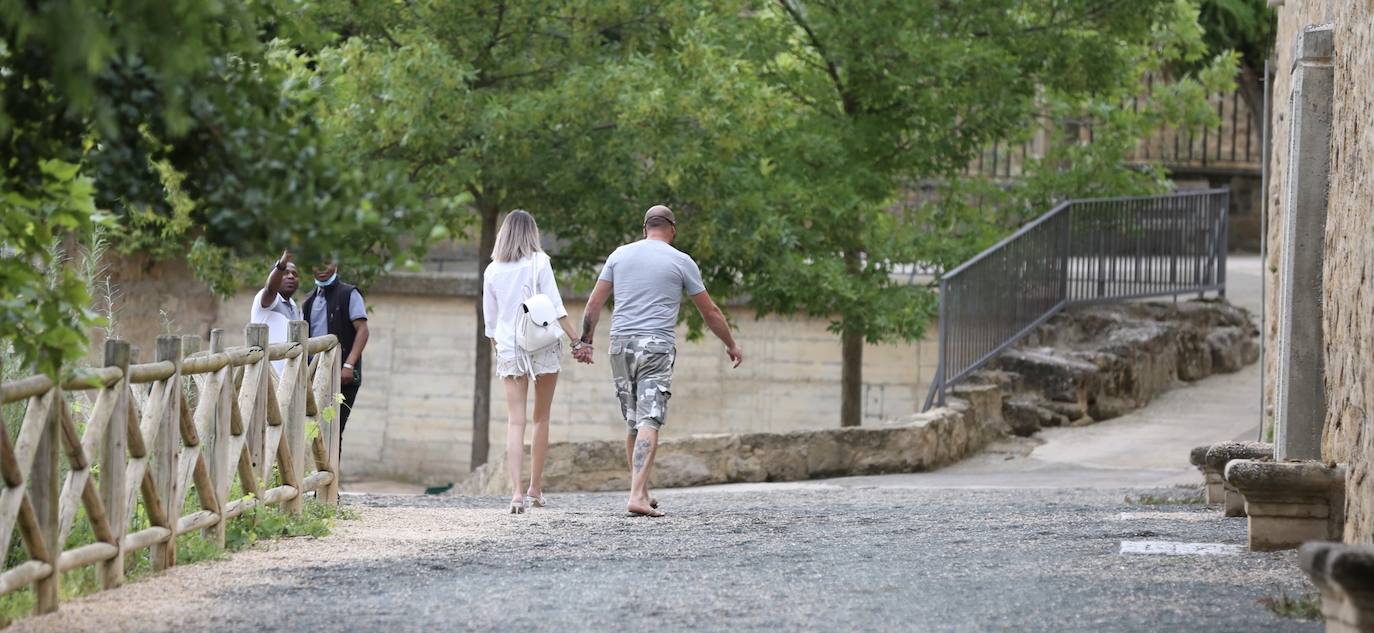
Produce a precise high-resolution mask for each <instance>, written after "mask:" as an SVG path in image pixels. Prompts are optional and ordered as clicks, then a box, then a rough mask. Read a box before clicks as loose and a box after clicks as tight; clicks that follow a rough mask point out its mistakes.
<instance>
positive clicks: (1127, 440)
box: [15, 261, 1321, 633]
mask: <svg viewBox="0 0 1374 633" xmlns="http://www.w3.org/2000/svg"><path fill="white" fill-rule="evenodd" d="M1239 264H1241V265H1244V262H1243V261H1242V262H1240V263H1239ZM1236 268H1237V266H1235V265H1233V267H1232V270H1233V272H1232V279H1233V282H1234V283H1237V284H1241V285H1243V284H1244V281H1243V280H1238V279H1237V277H1238V275H1237V273H1236ZM1254 272H1255V278H1256V279H1257V278H1258V277H1257V276H1258V268H1257V266H1256V267H1255V271H1254ZM1233 287H1234V286H1233ZM1238 298H1239V299H1240V300H1241V301H1242V302H1244V301H1245V300H1246V298H1247V297H1246V296H1242V297H1238ZM1257 381H1258V370H1257V369H1256V368H1251V369H1247V370H1246V371H1245V372H1242V373H1239V374H1235V375H1232V376H1218V377H1213V378H1210V379H1208V380H1206V381H1203V382H1201V383H1198V384H1196V385H1191V386H1188V387H1184V388H1180V389H1178V390H1175V391H1173V392H1170V393H1169V394H1166V395H1165V396H1164V397H1162V398H1160V399H1159V400H1157V401H1156V402H1155V403H1154V404H1152V405H1151V406H1150V407H1149V408H1148V409H1146V410H1145V411H1143V412H1137V413H1135V414H1132V415H1129V416H1125V417H1123V418H1121V419H1118V420H1113V421H1110V422H1106V423H1103V424H1099V425H1095V426H1091V427H1085V428H1079V429H1057V430H1051V432H1047V433H1042V434H1041V435H1040V436H1039V437H1038V438H1036V439H1034V440H1008V441H1005V442H1001V443H999V444H997V445H996V446H994V447H992V448H991V449H990V450H989V451H987V452H985V453H984V454H982V455H980V456H977V457H976V458H974V459H971V460H968V461H966V462H964V463H961V464H958V465H956V466H954V467H952V468H948V469H945V470H941V471H937V472H933V473H921V474H913V475H892V476H884V477H853V478H845V479H835V480H827V481H818V482H798V483H778V484H753V485H733V486H714V487H704V488H695V489H683V490H668V491H660V493H659V496H660V498H661V499H662V500H663V502H664V506H665V509H666V510H667V511H668V512H669V513H670V516H669V517H667V518H664V519H657V520H652V519H636V518H627V517H625V516H624V515H623V514H622V513H621V511H620V510H621V508H623V505H622V504H623V498H622V497H621V496H620V495H615V494H568V495H556V496H554V497H553V501H554V507H552V508H550V509H547V510H544V511H535V512H533V513H531V514H528V515H525V516H511V515H507V514H503V513H502V512H501V507H502V503H503V500H501V499H471V498H436V497H423V496H404V495H363V496H351V497H348V498H346V502H347V503H350V504H353V505H355V506H359V507H360V509H361V511H362V512H361V513H362V518H361V519H360V520H357V521H349V522H345V523H342V524H341V525H340V526H339V528H338V530H337V532H336V534H334V535H333V536H330V537H328V538H327V539H325V540H322V541H315V540H305V539H302V540H294V541H288V542H284V543H280V544H276V545H273V546H269V547H263V548H258V549H255V550H253V551H249V552H244V553H240V554H237V555H235V556H234V557H233V558H232V559H231V560H228V561H222V562H216V563H210V564H200V565H192V566H187V567H181V568H176V569H174V570H172V571H171V572H169V573H167V574H165V575H162V576H158V577H155V578H151V579H148V580H145V581H142V582H138V583H134V584H132V585H130V586H127V587H124V588H121V589H119V590H116V591H110V592H104V593H101V594H97V595H94V596H91V597H88V598H86V599H83V600H79V601H76V602H73V603H69V604H66V605H64V606H63V608H62V610H61V611H60V612H59V613H57V614H54V615H51V616H45V617H43V618H37V619H32V620H27V621H23V622H20V623H19V624H18V625H17V626H16V627H15V630H21V631H25V630H32V631H52V632H58V631H92V632H97V631H98V632H100V633H107V632H110V631H167V632H172V631H176V632H178V633H181V632H184V631H202V630H204V631H209V630H217V631H250V630H251V631H264V632H275V631H281V632H288V631H306V630H309V631H320V632H330V631H369V632H370V631H376V632H378V633H382V632H386V633H391V632H405V631H434V630H438V631H447V630H474V631H500V630H518V631H600V630H608V629H622V628H624V629H629V628H635V629H640V628H650V629H653V630H656V631H679V630H711V631H730V632H732V633H733V632H738V631H765V630H766V631H774V630H785V631H786V630H825V631H829V630H842V631H860V630H862V631H911V630H931V631H987V630H994V631H995V630H1016V631H1193V630H1200V629H1206V630H1215V631H1238V630H1243V631H1319V630H1320V628H1321V627H1320V625H1318V624H1316V623H1313V622H1295V621H1291V620H1284V619H1280V618H1278V617H1277V616H1274V615H1272V614H1270V613H1269V612H1268V611H1267V610H1265V609H1264V608H1263V607H1262V606H1260V605H1259V604H1258V602H1257V601H1258V600H1259V599H1261V598H1263V597H1266V596H1272V595H1277V594H1278V593H1279V592H1286V593H1288V594H1290V595H1291V594H1301V593H1306V592H1310V591H1312V588H1311V586H1310V585H1309V584H1308V583H1307V581H1306V580H1305V579H1304V578H1303V577H1302V575H1301V573H1300V571H1299V570H1298V568H1297V565H1296V561H1295V556H1294V554H1293V553H1292V552H1286V553H1272V554H1261V553H1250V552H1246V551H1243V547H1242V546H1243V544H1244V542H1245V522H1244V520H1243V519H1226V518H1223V517H1222V516H1221V514H1220V511H1219V510H1217V509H1215V508H1206V507H1202V506H1197V505H1188V504H1174V505H1143V504H1140V503H1134V502H1131V501H1128V497H1129V498H1131V499H1139V498H1141V497H1142V496H1146V495H1154V496H1159V497H1164V498H1182V497H1184V496H1186V495H1188V494H1190V493H1192V492H1194V491H1195V488H1196V484H1197V483H1198V481H1199V476H1198V475H1197V473H1196V471H1193V470H1191V469H1190V468H1189V466H1188V465H1187V449H1188V448H1190V447H1191V446H1193V445H1195V444H1200V443H1204V442H1211V441H1219V440H1225V439H1233V438H1239V437H1250V436H1252V435H1253V433H1254V428H1255V421H1256V420H1257V419H1258V417H1257V416H1258V411H1257V409H1256V408H1255V407H1257V404H1256V403H1255V400H1256V398H1255V395H1256V394H1257V393H1258V382H1257ZM1180 483H1187V484H1190V485H1193V488H1187V489H1185V488H1180V487H1176V484H1180ZM1168 548H1179V549H1188V548H1191V549H1193V550H1204V551H1213V552H1214V553H1213V554H1190V555H1178V556H1171V555H1161V554H1123V553H1122V552H1123V549H1124V550H1141V549H1144V550H1161V549H1168Z"/></svg>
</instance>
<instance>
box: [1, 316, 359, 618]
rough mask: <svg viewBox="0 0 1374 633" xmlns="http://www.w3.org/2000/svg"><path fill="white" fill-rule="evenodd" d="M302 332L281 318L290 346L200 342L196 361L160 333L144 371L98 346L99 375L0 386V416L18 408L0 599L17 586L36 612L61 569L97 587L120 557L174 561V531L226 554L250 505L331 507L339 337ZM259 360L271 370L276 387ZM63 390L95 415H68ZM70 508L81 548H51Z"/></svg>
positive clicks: (252, 337) (4, 503) (66, 530)
mask: <svg viewBox="0 0 1374 633" xmlns="http://www.w3.org/2000/svg"><path fill="white" fill-rule="evenodd" d="M307 332H308V326H307V324H306V323H305V322H304V321H293V322H292V323H291V325H290V340H289V341H287V342H285V343H278V344H273V345H268V343H267V327H266V326H262V325H250V326H248V327H247V328H246V330H245V333H244V339H245V342H246V345H245V346H243V347H226V346H225V340H224V339H225V336H224V331H223V330H214V331H212V332H211V333H210V341H209V348H208V349H207V350H206V351H201V350H200V347H201V339H200V337H196V336H185V337H181V336H163V337H159V338H158V341H157V350H156V355H155V357H154V360H153V362H151V363H142V364H139V363H136V362H134V361H135V360H136V358H137V351H136V350H134V349H132V348H131V347H130V346H129V344H128V343H126V342H124V341H119V340H110V341H106V342H105V349H104V362H103V366H102V367H99V368H95V369H85V370H79V371H76V372H72V373H71V374H70V375H68V376H66V377H64V379H63V380H62V381H60V382H56V383H55V382H54V381H53V380H52V379H50V378H48V377H47V376H32V377H29V378H24V379H22V380H16V381H13V382H8V383H4V384H3V385H0V404H9V403H15V402H22V403H24V408H23V410H24V415H23V420H22V422H21V424H20V428H19V432H18V435H17V437H16V439H15V440H14V441H13V442H11V441H10V436H9V434H8V433H0V484H3V487H2V488H0V546H3V547H4V550H3V551H4V552H7V553H8V552H12V550H13V548H14V547H22V548H23V554H24V555H23V556H20V557H18V558H19V560H20V562H18V563H16V564H15V565H13V566H10V567H8V568H0V595H5V594H8V593H10V592H13V591H16V590H19V589H22V588H24V587H26V586H31V587H32V588H33V591H34V594H35V597H36V601H35V603H36V607H35V610H36V612H38V613H46V612H50V611H53V610H56V609H57V607H58V600H59V592H58V589H59V580H60V574H61V573H62V572H65V571H70V570H74V569H79V568H81V567H85V566H87V565H95V566H96V568H97V570H98V571H97V575H98V577H99V579H100V583H101V586H102V587H103V588H106V589H109V588H113V587H117V586H119V585H120V584H121V583H122V582H123V580H124V578H125V569H124V561H125V556H126V555H130V554H136V553H138V552H139V551H140V550H143V549H147V550H149V559H150V560H151V562H152V565H153V568H154V569H155V570H163V569H166V568H168V567H171V566H173V565H175V564H176V562H177V561H176V544H177V537H178V536H180V535H182V534H187V533H192V532H199V533H200V534H202V535H203V536H204V538H206V539H207V540H209V541H211V542H212V543H214V544H215V545H217V546H218V547H224V537H225V526H226V523H227V522H228V521H230V520H232V519H234V518H236V517H238V516H239V515H241V514H243V513H244V512H246V511H248V510H250V509H252V508H255V507H259V506H267V505H280V506H281V507H282V508H283V509H284V510H285V511H287V512H290V513H293V514H297V513H300V512H301V511H302V509H303V506H304V501H305V496H306V495H307V493H310V492H314V493H315V494H316V496H317V497H318V498H319V500H320V501H323V502H324V503H327V504H331V505H333V504H336V503H337V502H338V490H339V451H338V444H339V429H338V420H339V411H338V404H337V398H336V395H335V394H337V393H339V362H338V361H339V356H338V354H339V351H338V340H337V339H336V338H335V337H334V336H333V335H328V336H322V337H317V338H308V335H307ZM273 360H284V361H285V365H284V367H283V371H282V375H281V376H280V377H278V376H276V374H275V372H274V371H273V369H272V364H271V362H272V361H273ZM77 394H83V395H85V396H89V398H88V400H89V401H91V402H93V403H94V404H93V405H92V406H90V407H88V408H81V409H74V408H73V407H72V406H71V400H70V398H71V397H73V396H75V395H77ZM307 453H309V454H310V456H311V458H309V459H308V458H307ZM64 472H65V476H64V474H63V473H64ZM235 482H237V483H238V484H239V486H238V491H237V494H236V491H235V490H234V483H235ZM59 483H60V484H61V485H60V486H59ZM192 490H194V492H195V501H196V505H197V506H198V507H195V508H191V509H190V510H191V511H189V512H188V511H187V508H185V506H186V505H187V503H188V500H189V499H190V496H189V493H190V492H191V491H192ZM78 510H84V511H85V518H86V520H87V521H89V522H90V527H91V533H92V535H93V542H91V543H88V544H84V545H79V546H75V547H73V548H71V549H65V548H64V545H65V543H66V542H67V541H68V539H69V537H70V535H71V534H72V529H73V528H74V527H75V524H76V520H77V513H78ZM140 510H141V511H140ZM135 521H138V523H139V524H138V525H137V526H135V530H136V531H133V532H130V527H131V525H132V524H133V523H134V522H135ZM145 522H146V523H145ZM16 530H17V531H18V532H19V537H20V541H21V544H15V543H14V536H15V532H16ZM3 560H4V559H0V565H3V564H4V563H3Z"/></svg>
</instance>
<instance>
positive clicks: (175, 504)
mask: <svg viewBox="0 0 1374 633" xmlns="http://www.w3.org/2000/svg"><path fill="white" fill-rule="evenodd" d="M181 350H182V340H181V337H179V336H159V337H157V360H158V362H170V363H172V375H171V376H168V377H167V379H166V380H165V381H164V382H163V383H162V384H161V385H159V384H154V385H153V389H154V390H157V389H164V390H165V395H166V403H165V405H164V406H163V408H162V411H161V414H160V415H159V416H158V419H155V420H151V421H150V422H151V424H153V425H155V427H154V428H156V429H157V430H156V434H157V438H156V439H155V440H154V441H153V446H152V447H151V448H152V452H153V455H152V459H151V463H150V467H151V468H152V475H153V489H154V491H156V495H157V498H158V499H159V500H160V501H161V502H162V516H161V517H155V518H160V519H161V520H162V521H163V523H160V524H159V523H154V525H159V526H160V527H165V528H167V530H168V531H169V532H170V535H169V536H168V537H167V540H165V541H161V542H158V543H154V544H153V546H152V548H151V550H150V554H151V558H152V561H153V570H155V571H162V570H165V569H167V568H168V567H171V566H173V565H175V564H176V563H177V538H176V534H177V519H179V518H180V514H181V490H179V489H178V488H179V487H180V486H179V485H178V483H179V482H178V481H177V454H178V452H179V450H180V448H181V428H180V427H181V400H182V397H181V361H182V358H183V356H182V352H181ZM152 397H157V395H156V394H154V395H153V396H152ZM152 514H153V513H151V512H150V513H149V516H150V518H153V517H152Z"/></svg>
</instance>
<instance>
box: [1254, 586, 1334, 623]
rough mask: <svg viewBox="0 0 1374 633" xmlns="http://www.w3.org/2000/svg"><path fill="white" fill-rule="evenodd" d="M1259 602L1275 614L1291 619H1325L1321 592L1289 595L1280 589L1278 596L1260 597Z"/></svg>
mask: <svg viewBox="0 0 1374 633" xmlns="http://www.w3.org/2000/svg"><path fill="white" fill-rule="evenodd" d="M1259 603H1260V604H1262V605H1264V607H1265V608H1266V609H1269V611H1270V612H1272V613H1273V614H1274V615H1277V616H1279V617H1281V618H1288V619H1290V620H1325V619H1326V617H1325V616H1324V615H1322V599H1321V595H1320V594H1316V593H1309V594H1301V595H1296V596H1290V595H1288V592H1286V591H1280V592H1279V595H1277V596H1265V597H1263V598H1260V599H1259Z"/></svg>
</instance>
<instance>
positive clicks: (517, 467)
mask: <svg viewBox="0 0 1374 633" xmlns="http://www.w3.org/2000/svg"><path fill="white" fill-rule="evenodd" d="M501 384H503V385H505V386H506V414H507V423H506V468H508V469H509V470H510V489H511V496H510V498H511V502H512V503H514V502H520V501H524V499H525V497H524V496H523V495H522V494H521V488H520V471H521V468H522V467H523V466H524V463H523V462H524V457H525V394H527V393H528V392H529V379H528V378H526V377H524V376H520V377H518V378H502V379H501Z"/></svg>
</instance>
